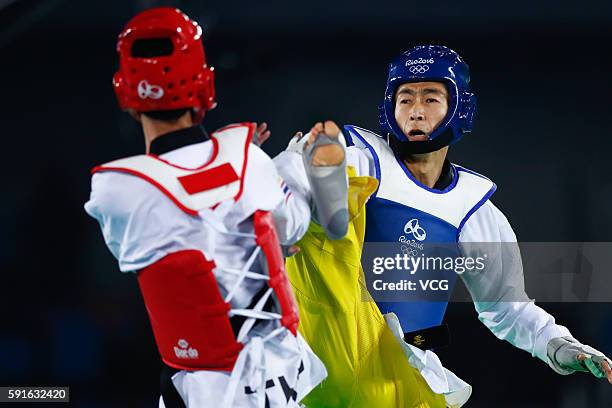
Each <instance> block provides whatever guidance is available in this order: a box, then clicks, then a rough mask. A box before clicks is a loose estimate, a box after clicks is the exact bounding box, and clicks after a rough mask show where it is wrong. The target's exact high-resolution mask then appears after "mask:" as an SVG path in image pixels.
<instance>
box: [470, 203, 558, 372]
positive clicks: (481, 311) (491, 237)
mask: <svg viewBox="0 0 612 408" xmlns="http://www.w3.org/2000/svg"><path fill="white" fill-rule="evenodd" d="M459 243H460V245H461V248H462V252H463V255H464V256H466V257H474V258H476V257H482V256H485V262H484V264H485V268H484V269H483V270H482V271H471V272H466V273H464V274H462V275H461V278H462V280H463V282H464V283H465V285H466V287H467V288H468V290H469V292H470V295H471V297H472V300H473V302H474V306H475V308H476V312H477V313H478V319H479V320H480V321H481V322H482V323H483V324H484V325H485V326H486V327H487V328H488V329H489V330H491V332H492V333H493V334H494V335H495V336H497V338H499V339H502V340H507V341H508V342H510V343H511V344H513V345H514V346H516V347H518V348H520V349H522V350H525V351H527V352H529V353H531V355H532V356H535V357H538V358H540V359H541V360H542V361H544V362H546V363H547V364H549V360H548V357H547V354H546V346H547V345H548V342H549V341H550V340H551V339H552V338H555V337H562V336H569V335H570V332H569V330H568V329H567V328H565V327H564V326H561V325H558V324H556V323H555V319H554V317H553V316H551V315H550V314H549V313H547V312H546V311H545V310H544V309H542V308H540V307H539V306H536V304H535V303H534V302H533V300H531V299H529V297H528V296H527V294H526V293H525V283H524V276H523V265H522V261H521V255H520V250H519V247H518V244H517V241H516V236H515V235H514V231H513V230H512V227H511V226H510V224H509V223H508V220H507V219H506V217H505V216H504V215H503V214H502V212H501V211H500V210H498V209H497V208H496V207H495V206H494V205H493V203H491V202H490V201H487V202H486V203H485V204H484V205H483V206H482V207H481V208H479V209H478V210H477V211H476V212H475V213H474V214H473V215H472V217H471V218H469V219H468V221H467V222H466V223H465V225H464V228H463V230H462V231H461V234H460V236H459ZM485 254H486V255H485Z"/></svg>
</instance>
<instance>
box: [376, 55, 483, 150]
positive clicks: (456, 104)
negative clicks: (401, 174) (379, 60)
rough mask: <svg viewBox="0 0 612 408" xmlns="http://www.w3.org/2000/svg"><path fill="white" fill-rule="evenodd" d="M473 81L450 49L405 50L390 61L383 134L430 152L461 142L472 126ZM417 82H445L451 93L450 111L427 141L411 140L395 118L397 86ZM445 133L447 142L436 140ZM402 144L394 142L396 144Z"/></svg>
mask: <svg viewBox="0 0 612 408" xmlns="http://www.w3.org/2000/svg"><path fill="white" fill-rule="evenodd" d="M469 81H470V78H469V67H468V66H467V64H466V63H465V62H464V61H463V60H462V59H461V57H460V56H459V55H458V54H457V53H456V52H455V51H453V50H451V49H450V48H447V47H444V46H440V45H426V46H417V47H414V48H412V49H410V50H408V51H406V52H404V53H402V54H401V55H399V56H398V57H397V58H395V59H394V60H393V61H392V62H391V63H390V64H389V75H388V79H387V87H386V91H385V99H384V100H383V103H382V104H381V107H380V109H381V116H380V122H381V129H382V132H383V134H386V135H390V137H391V138H394V139H395V140H396V141H397V142H399V144H405V145H406V146H405V148H403V149H402V150H403V151H404V152H410V151H414V152H415V153H417V152H418V153H426V152H431V151H434V150H438V149H440V148H441V147H444V146H446V145H449V144H452V143H455V142H457V141H458V140H459V139H461V137H462V136H463V134H465V133H468V132H470V131H471V129H472V121H473V115H474V111H475V108H476V99H475V97H474V94H473V93H471V91H470V88H469ZM415 82H440V83H443V84H444V85H445V86H446V89H447V91H448V94H449V100H448V112H447V114H446V116H445V118H444V119H443V120H442V121H441V123H440V124H439V125H438V127H437V128H436V129H435V130H434V131H433V132H431V134H430V135H429V137H428V140H427V141H410V140H409V139H408V138H407V137H406V135H404V133H403V132H402V130H401V129H400V127H399V126H398V124H397V121H396V120H395V94H396V92H397V89H398V88H399V86H400V85H402V84H405V83H415ZM442 135H444V141H442V140H437V141H436V139H438V138H440V137H441V136H442ZM434 142H435V143H434ZM442 142H444V143H446V144H441V143H442ZM399 144H398V143H394V145H396V146H398V145H399Z"/></svg>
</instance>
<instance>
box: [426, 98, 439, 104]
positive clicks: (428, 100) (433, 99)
mask: <svg viewBox="0 0 612 408" xmlns="http://www.w3.org/2000/svg"><path fill="white" fill-rule="evenodd" d="M435 102H438V100H437V99H435V98H427V103H435Z"/></svg>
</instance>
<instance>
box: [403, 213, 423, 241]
mask: <svg viewBox="0 0 612 408" xmlns="http://www.w3.org/2000/svg"><path fill="white" fill-rule="evenodd" d="M404 233H406V234H412V236H413V237H414V238H415V239H416V240H417V241H423V240H424V239H425V238H426V237H427V232H425V229H424V228H423V227H421V226H420V225H419V220H417V219H416V218H413V219H411V220H410V221H408V222H407V223H406V225H404Z"/></svg>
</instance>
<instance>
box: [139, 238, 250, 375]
mask: <svg viewBox="0 0 612 408" xmlns="http://www.w3.org/2000/svg"><path fill="white" fill-rule="evenodd" d="M214 267H215V263H214V262H213V261H208V260H207V259H206V258H205V257H204V254H202V252H201V251H197V250H185V251H179V252H175V253H173V254H170V255H167V256H165V257H164V258H162V259H160V260H159V261H157V262H155V263H154V264H153V265H150V266H148V267H147V268H145V269H143V270H142V271H140V272H139V273H138V283H139V285H140V290H141V292H142V295H143V297H144V301H145V305H146V307H147V312H148V314H149V319H150V321H151V326H152V327H153V334H154V335H155V341H156V343H157V348H158V350H159V353H160V355H161V358H162V360H163V361H164V362H165V363H166V364H168V365H169V366H171V367H174V368H177V369H181V370H224V371H231V370H232V369H233V367H234V363H235V362H236V358H237V357H238V353H239V352H240V350H242V347H243V345H242V344H241V343H238V342H237V341H236V337H235V335H234V332H233V330H232V326H231V324H230V320H229V317H228V312H229V310H230V305H229V304H227V303H225V302H224V301H223V298H222V297H221V293H220V292H219V288H218V286H217V281H216V279H215V276H214V274H213V269H214Z"/></svg>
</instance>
